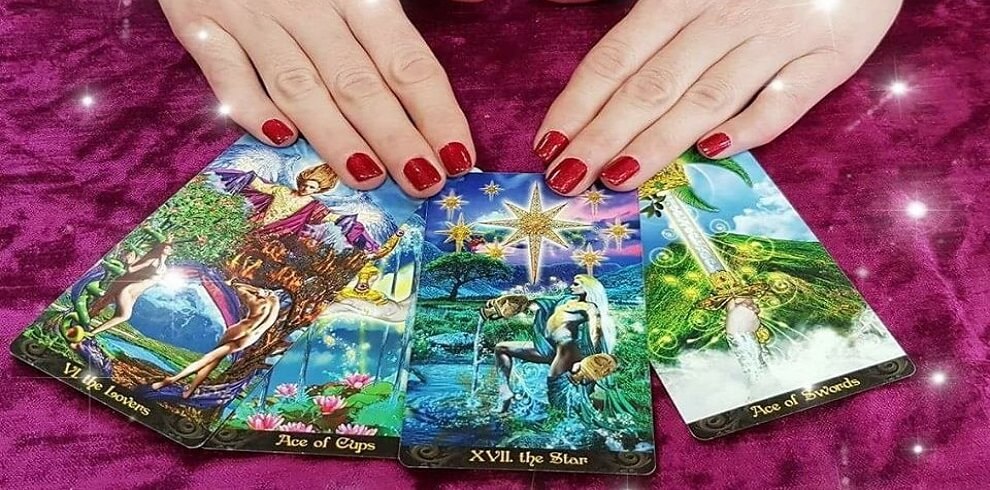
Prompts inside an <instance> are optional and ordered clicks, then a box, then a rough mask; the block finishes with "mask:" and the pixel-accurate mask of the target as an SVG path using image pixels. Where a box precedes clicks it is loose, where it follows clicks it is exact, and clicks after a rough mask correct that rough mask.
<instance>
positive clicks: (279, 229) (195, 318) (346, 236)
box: [11, 137, 419, 447]
mask: <svg viewBox="0 0 990 490" xmlns="http://www.w3.org/2000/svg"><path fill="white" fill-rule="evenodd" d="M418 206H419V203H417V202H414V201H411V200H410V199H408V198H406V197H405V196H404V194H403V193H402V192H401V190H399V189H398V187H397V186H395V185H394V184H393V183H391V182H389V183H386V185H385V186H383V187H382V188H380V189H378V190H376V191H373V192H370V193H363V192H356V191H353V190H350V189H348V188H347V187H346V186H344V185H343V184H341V183H340V182H339V181H338V179H337V176H336V175H334V173H333V172H332V171H331V170H330V168H329V166H327V165H325V164H323V163H322V162H321V161H320V160H319V159H318V157H317V155H316V154H315V152H313V150H312V149H311V148H310V147H309V146H308V145H307V144H306V143H305V142H303V141H300V142H299V143H298V144H296V145H293V146H292V147H289V148H284V149H273V148H269V147H266V146H264V145H262V144H260V143H258V142H257V141H255V140H253V139H251V138H247V137H246V138H244V139H243V140H241V141H239V142H238V143H236V144H235V145H233V146H232V147H231V148H229V149H228V150H227V151H225V152H224V153H223V154H222V155H220V156H219V157H218V158H217V159H216V160H215V161H214V162H213V163H212V164H210V165H209V166H208V167H207V168H206V169H205V170H204V171H203V172H202V173H200V174H199V175H198V176H196V177H195V178H194V179H192V181H190V182H189V183H188V184H187V185H186V186H184V187H183V188H182V189H180V190H179V192H178V193H177V194H176V195H175V196H173V197H172V198H170V199H169V200H168V201H167V202H166V203H165V204H164V205H163V206H162V207H161V208H159V209H158V210H157V211H155V212H154V213H153V214H152V215H151V216H150V217H149V218H148V219H147V220H145V221H144V223H142V225H141V226H140V227H139V228H138V229H137V230H135V231H134V232H132V233H131V234H129V235H128V236H127V237H126V238H125V239H124V240H123V241H122V242H121V243H120V244H118V245H117V246H116V247H115V248H114V249H113V250H111V251H110V252H109V253H107V254H106V256H104V258H103V259H102V260H101V261H100V263H98V264H97V265H95V266H94V267H93V268H92V269H90V270H89V271H88V272H87V273H86V274H85V275H84V276H83V277H82V279H80V280H79V281H78V282H77V283H76V284H74V285H73V286H72V287H70V288H69V289H68V290H67V291H66V292H65V293H64V294H62V295H61V296H60V297H59V298H58V299H57V300H56V301H55V303H54V304H52V305H51V306H50V307H48V308H47V309H45V311H44V312H42V314H41V317H40V318H39V319H38V320H37V321H36V322H35V323H33V324H32V325H30V326H29V327H28V328H27V329H26V330H25V331H24V332H23V333H22V334H21V335H20V336H19V337H18V338H17V339H15V341H14V343H13V345H12V346H11V352H12V353H13V354H14V355H15V356H16V357H18V358H20V359H21V360H23V361H25V362H27V363H28V364H31V365H33V366H34V367H36V368H38V369H40V370H42V371H44V372H45V373H47V374H49V375H51V376H53V377H55V378H57V379H59V380H61V381H63V382H64V383H67V384H69V385H70V386H72V387H73V388H76V389H77V390H79V391H82V392H83V393H85V394H87V395H88V396H90V397H92V398H93V399H94V400H98V401H100V402H102V403H104V404H106V405H108V406H110V407H111V408H113V409H114V410H117V411H119V412H121V413H122V414H124V415H125V416H127V417H130V418H132V419H133V420H135V421H137V422H139V423H141V424H144V425H146V426H148V427H151V428H153V429H155V430H156V431H158V432H161V433H162V434H164V435H165V436H166V437H169V438H170V439H172V440H175V441H176V442H179V443H180V444H183V445H186V446H189V447H196V446H200V445H201V444H203V442H205V441H206V439H207V438H208V437H209V436H210V434H211V433H212V432H213V430H215V428H216V426H217V425H218V423H219V421H220V419H221V416H222V414H223V412H224V408H225V407H226V406H227V405H228V404H230V403H231V402H232V401H234V400H235V399H237V398H238V397H239V396H240V395H242V394H243V393H246V392H248V390H250V389H252V388H253V387H254V385H256V384H258V383H259V382H260V381H262V380H264V379H266V376H265V374H266V373H267V372H268V370H269V369H270V368H271V365H272V364H273V363H274V362H275V361H276V360H277V359H278V358H279V357H280V356H281V355H282V354H283V353H284V352H285V351H286V350H287V349H288V348H289V347H290V346H291V344H292V341H293V340H294V339H295V338H297V337H298V335H299V333H298V332H301V331H304V330H306V329H307V328H308V327H309V326H310V325H311V324H312V323H313V322H314V320H316V319H317V318H319V317H320V315H321V313H322V312H323V311H324V310H325V309H326V308H328V307H329V306H330V305H332V304H333V303H334V302H335V300H336V298H337V297H338V294H339V293H340V292H341V291H343V290H344V289H345V288H346V287H347V285H348V283H350V282H351V281H352V279H353V278H354V277H355V276H356V275H357V274H358V273H359V272H360V271H361V270H362V269H363V268H364V267H366V266H367V265H368V264H373V263H376V262H378V261H380V260H381V259H382V257H384V256H385V255H388V254H389V253H390V252H391V251H390V250H389V246H391V245H390V244H392V243H393V241H392V240H390V238H391V237H392V236H393V234H394V233H395V232H396V230H397V229H398V225H399V224H401V223H402V222H404V221H406V219H408V217H409V216H411V214H412V213H413V211H414V210H415V209H416V208H417V207H418Z"/></svg>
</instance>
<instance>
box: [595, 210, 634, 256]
mask: <svg viewBox="0 0 990 490" xmlns="http://www.w3.org/2000/svg"><path fill="white" fill-rule="evenodd" d="M602 236H603V237H604V238H605V243H606V244H607V243H608V242H609V241H612V242H615V248H616V249H620V248H622V242H624V241H625V240H628V239H629V237H630V236H632V232H631V230H630V229H629V225H627V224H625V223H623V222H622V221H620V220H619V217H618V216H616V217H615V219H614V220H613V221H612V222H611V223H609V225H608V226H606V227H605V230H604V231H602Z"/></svg>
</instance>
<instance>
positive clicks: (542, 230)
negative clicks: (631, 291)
mask: <svg viewBox="0 0 990 490" xmlns="http://www.w3.org/2000/svg"><path fill="white" fill-rule="evenodd" d="M502 205H503V206H505V208H506V209H508V210H509V212H511V213H512V214H513V215H515V218H510V219H500V220H494V221H484V222H482V223H481V224H483V225H488V226H496V227H499V228H509V229H511V230H512V233H511V234H510V235H509V236H508V237H507V238H506V239H505V240H503V241H502V243H503V244H505V245H512V244H513V243H516V242H520V241H523V240H527V241H528V244H527V245H528V246H527V248H528V249H529V280H530V282H531V283H536V282H539V277H540V265H541V264H542V263H543V241H544V240H546V241H548V242H550V243H553V244H556V245H557V246H560V247H565V248H566V247H570V246H571V244H570V242H568V241H567V239H565V238H564V237H563V236H561V234H560V232H561V231H564V230H573V229H577V228H587V227H588V225H587V224H585V223H578V222H576V221H564V220H558V219H555V218H556V216H557V215H558V214H560V212H561V211H562V210H563V209H564V207H565V206H567V203H564V204H559V205H557V206H554V207H552V208H549V209H544V208H543V198H542V197H541V196H540V189H539V187H538V186H536V185H533V190H532V193H531V194H530V196H529V204H528V205H527V207H528V208H529V209H524V208H522V207H519V206H517V205H515V204H512V203H510V202H508V201H505V202H503V203H502Z"/></svg>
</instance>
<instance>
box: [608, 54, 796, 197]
mask: <svg viewBox="0 0 990 490" xmlns="http://www.w3.org/2000/svg"><path fill="white" fill-rule="evenodd" d="M769 51H770V50H769V48H768V47H767V46H766V45H765V44H764V43H762V42H749V43H746V44H744V45H742V46H740V47H739V48H736V49H735V50H733V51H732V52H731V53H729V54H728V55H726V56H725V58H724V59H723V60H722V61H720V62H719V63H718V64H716V65H715V66H713V67H712V68H711V69H709V70H708V71H707V72H705V74H704V75H703V76H702V77H701V78H700V79H699V80H698V81H697V82H696V83H695V84H694V85H692V86H691V88H689V89H688V90H687V92H685V93H684V96H683V97H681V99H680V100H679V101H678V102H677V103H676V104H675V105H674V107H672V108H671V109H670V110H669V111H668V112H667V113H666V114H664V115H663V117H661V118H660V119H659V120H657V121H656V122H655V123H653V125H651V126H650V127H649V128H648V129H647V130H645V131H643V132H642V133H640V135H639V136H637V137H636V138H635V139H634V140H633V141H632V142H630V143H629V145H627V146H626V147H625V148H623V149H622V150H621V151H620V152H619V154H618V157H617V158H616V159H615V160H613V161H612V162H611V163H609V164H608V165H607V166H606V167H605V169H604V170H602V174H601V180H602V182H603V183H604V184H605V185H606V186H608V187H609V188H612V189H615V190H631V189H634V188H636V187H637V186H639V185H640V184H642V183H643V182H645V181H646V179H648V178H650V177H652V176H653V175H655V174H656V173H657V172H659V171H660V170H662V169H663V168H664V167H666V166H667V165H668V164H669V163H670V162H672V161H674V160H675V159H676V158H677V157H679V156H680V155H681V154H682V153H684V151H685V150H687V149H689V148H691V146H692V145H693V144H694V142H695V141H697V139H698V138H699V137H701V135H703V134H705V133H706V132H707V131H710V130H711V129H712V128H714V127H716V126H718V125H719V124H721V123H722V122H723V121H725V120H726V119H728V118H730V117H732V116H733V115H735V114H736V113H737V112H739V110H741V109H742V108H743V107H744V106H745V105H746V103H747V102H748V101H749V100H750V99H751V98H752V94H754V93H756V92H757V91H759V90H760V88H761V87H762V86H764V85H765V84H766V83H767V81H768V80H769V79H770V78H771V77H772V76H773V74H774V73H776V72H777V71H778V70H779V69H780V67H781V66H783V65H784V64H785V63H786V62H787V60H788V59H793V57H792V56H788V55H787V53H781V54H779V55H778V56H777V57H770V56H768V55H767V53H768V52H769Z"/></svg>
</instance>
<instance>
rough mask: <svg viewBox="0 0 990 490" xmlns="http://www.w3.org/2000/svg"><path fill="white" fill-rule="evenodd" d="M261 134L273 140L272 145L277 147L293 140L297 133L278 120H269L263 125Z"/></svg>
mask: <svg viewBox="0 0 990 490" xmlns="http://www.w3.org/2000/svg"><path fill="white" fill-rule="evenodd" d="M261 132H262V133H265V136H267V137H268V139H270V140H272V143H275V144H276V145H281V144H282V143H285V142H286V141H289V140H290V139H292V137H293V136H295V134H296V133H293V132H292V129H291V128H289V127H288V126H286V125H285V123H284V122H282V121H279V120H278V119H269V120H267V121H265V123H264V124H262V125H261Z"/></svg>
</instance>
